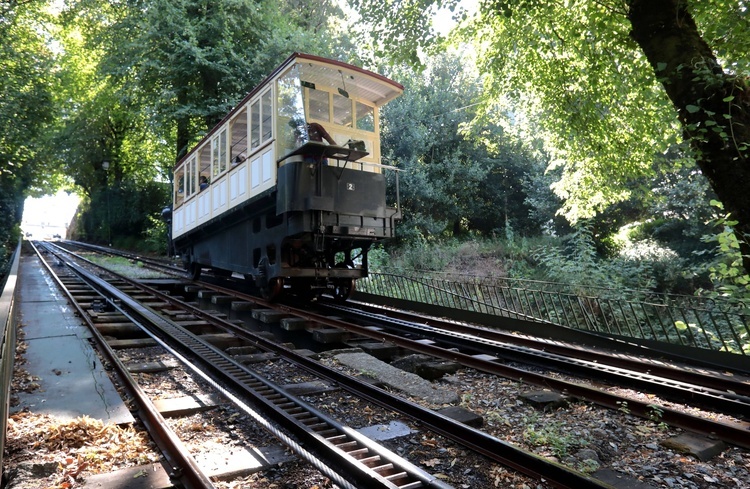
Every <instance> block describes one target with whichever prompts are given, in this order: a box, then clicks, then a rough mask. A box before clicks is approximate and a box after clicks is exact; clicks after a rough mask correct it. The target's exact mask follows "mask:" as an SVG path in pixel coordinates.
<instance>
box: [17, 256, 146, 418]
mask: <svg viewBox="0 0 750 489" xmlns="http://www.w3.org/2000/svg"><path fill="white" fill-rule="evenodd" d="M18 284H19V288H17V292H16V294H17V295H16V301H17V303H18V306H17V318H16V322H17V324H18V327H19V328H20V329H21V330H22V331H23V333H24V336H23V337H22V338H21V339H22V340H23V341H25V342H26V343H27V345H28V349H27V350H26V353H25V354H24V357H25V358H26V360H27V363H26V364H25V365H22V366H21V367H22V368H23V369H25V370H26V371H27V372H28V373H29V374H30V375H32V376H34V377H37V378H38V379H39V380H37V381H36V382H37V383H38V384H39V385H40V388H39V389H37V390H35V391H33V392H20V393H18V397H19V399H20V404H19V405H17V406H13V407H11V412H12V413H16V412H19V411H23V410H24V409H28V410H29V411H31V412H33V413H36V414H48V415H51V416H55V417H57V418H59V419H61V420H70V419H74V418H76V417H79V416H83V415H86V416H89V417H90V418H94V419H100V420H102V421H103V422H105V423H115V424H124V423H132V422H133V421H134V420H133V416H132V415H131V414H130V411H129V410H128V409H127V407H126V406H125V404H124V403H123V402H122V399H121V398H120V395H119V394H118V393H117V391H116V390H115V388H114V386H113V385H112V382H111V381H110V380H109V377H108V376H107V373H106V372H105V371H104V369H103V368H102V365H101V363H100V362H99V359H98V357H97V354H96V352H95V351H94V349H93V347H92V346H91V342H90V338H91V333H90V332H89V331H88V328H87V327H86V326H85V324H84V323H83V322H82V321H81V320H80V319H79V318H78V317H77V316H76V315H75V314H74V311H73V308H72V307H71V306H70V304H69V303H68V301H67V298H66V297H65V296H63V295H62V294H61V293H60V292H59V291H58V289H57V285H56V284H55V283H54V282H53V280H52V279H51V277H50V276H49V275H48V274H47V271H46V270H45V269H44V268H43V266H42V264H41V262H40V261H39V259H38V258H37V257H36V256H29V255H23V256H22V257H21V264H20V267H19V273H18Z"/></svg>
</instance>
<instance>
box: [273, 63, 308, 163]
mask: <svg viewBox="0 0 750 489" xmlns="http://www.w3.org/2000/svg"><path fill="white" fill-rule="evenodd" d="M297 72H298V70H297V68H296V67H294V68H291V69H290V70H289V71H288V72H287V73H286V74H284V75H283V76H282V77H281V78H279V81H278V83H277V84H276V97H277V99H276V110H277V111H278V113H277V115H276V144H277V146H276V151H277V153H276V154H277V155H278V156H279V157H280V156H283V155H285V154H287V153H289V152H290V151H292V150H293V149H295V148H296V147H297V146H298V145H299V144H301V142H302V139H301V138H299V136H300V134H302V133H303V131H305V104H304V103H303V100H302V99H303V97H302V87H301V86H300V81H299V76H298V73H297Z"/></svg>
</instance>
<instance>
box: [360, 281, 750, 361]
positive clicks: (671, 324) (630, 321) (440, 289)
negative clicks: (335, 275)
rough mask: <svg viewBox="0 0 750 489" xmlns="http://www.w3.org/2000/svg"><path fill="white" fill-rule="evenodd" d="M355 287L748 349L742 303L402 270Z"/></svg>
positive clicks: (749, 333)
mask: <svg viewBox="0 0 750 489" xmlns="http://www.w3.org/2000/svg"><path fill="white" fill-rule="evenodd" d="M357 290H359V291H361V292H366V293H370V294H375V295H381V296H385V297H391V298H395V299H404V300H410V301H415V302H422V303H427V304H433V305H437V306H443V307H449V308H453V309H460V310H466V311H471V312H478V313H483V314H491V315H496V316H503V317H510V318H518V319H525V320H528V321H537V322H546V323H551V324H557V325H561V326H567V327H570V328H575V329H581V330H586V331H592V332H599V333H610V334H616V335H620V336H627V337H631V338H641V339H648V340H656V341H663V342H668V343H674V344H678V345H684V346H692V347H698V348H704V349H710V350H717V351H727V352H732V353H737V354H742V355H750V310H749V309H748V308H747V307H746V306H745V304H742V303H722V302H720V301H716V300H713V299H708V298H701V297H692V296H675V295H664V296H659V295H655V294H651V293H648V292H642V291H626V292H623V291H622V290H615V289H606V288H601V287H590V288H585V289H583V288H581V287H577V288H574V287H572V286H570V285H565V284H558V283H550V282H539V281H530V280H519V279H508V278H497V277H471V276H461V275H455V274H441V273H433V272H427V273H424V272H414V271H406V272H405V271H403V270H399V271H381V272H370V276H369V277H368V278H366V279H363V280H359V281H358V282H357ZM625 296H627V297H625Z"/></svg>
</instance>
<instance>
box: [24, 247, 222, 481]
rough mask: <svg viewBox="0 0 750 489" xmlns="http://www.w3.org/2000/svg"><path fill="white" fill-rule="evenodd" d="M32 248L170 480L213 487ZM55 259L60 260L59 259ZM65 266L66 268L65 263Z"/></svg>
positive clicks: (79, 307)
mask: <svg viewBox="0 0 750 489" xmlns="http://www.w3.org/2000/svg"><path fill="white" fill-rule="evenodd" d="M32 247H33V248H34V251H35V252H36V253H37V255H38V256H39V260H40V261H41V262H42V264H43V265H44V267H45V269H46V270H47V273H49V274H50V276H51V277H52V279H53V280H54V281H55V283H56V284H57V286H58V287H59V288H60V290H61V291H62V292H63V293H64V294H65V295H66V296H67V298H68V300H69V302H70V303H71V304H72V305H73V307H74V308H75V310H76V311H77V312H78V316H79V317H80V318H81V320H82V321H84V322H85V323H86V325H87V326H88V328H89V329H90V331H91V334H92V335H93V337H94V339H95V340H96V346H97V349H98V350H99V352H100V353H102V355H104V356H105V357H106V359H107V360H108V361H109V362H110V363H111V365H112V366H113V367H114V369H115V370H116V371H117V374H118V376H119V377H120V379H121V380H122V382H123V386H124V387H125V389H126V390H127V391H128V393H129V394H130V395H131V396H132V397H133V400H134V401H135V403H136V405H137V406H138V414H139V418H140V419H141V420H142V421H143V423H144V425H145V426H146V428H147V430H148V432H149V433H150V434H151V436H152V437H153V438H154V441H155V442H156V444H157V445H158V446H159V448H160V449H161V451H162V453H163V454H164V457H165V458H166V460H167V462H168V463H169V467H168V472H169V476H170V479H176V480H178V481H179V482H180V483H181V484H182V485H183V486H184V487H186V488H188V489H193V488H195V489H200V488H214V487H215V486H214V484H213V483H212V482H211V480H210V479H209V477H208V476H207V475H206V474H205V473H204V472H203V471H202V470H201V468H200V467H199V466H198V463H197V462H196V461H195V459H194V458H193V456H192V455H191V454H190V453H189V452H188V451H187V450H186V449H185V447H184V444H183V443H182V442H180V440H179V438H178V437H177V435H176V434H175V433H174V432H173V431H172V430H171V429H170V428H169V425H168V424H167V423H166V421H165V420H164V417H163V416H162V415H161V413H159V410H158V409H157V408H156V407H155V406H154V405H153V403H152V402H151V401H150V399H149V398H148V396H147V395H146V394H145V393H144V392H143V390H142V389H141V388H140V386H139V385H138V383H137V382H136V381H135V379H134V378H133V376H132V375H131V374H130V372H129V371H128V368H127V367H126V366H125V364H123V363H122V361H121V360H120V359H119V358H118V357H117V355H116V354H115V352H114V350H112V348H110V346H109V344H108V343H107V341H106V340H105V339H104V337H103V336H102V335H101V333H99V331H98V330H97V329H96V325H95V324H94V322H93V320H92V319H91V317H90V315H89V314H88V313H87V312H86V310H84V309H83V308H82V307H81V305H80V304H79V303H78V301H76V300H75V298H74V296H73V294H72V293H71V292H70V291H69V290H68V287H66V286H65V284H64V283H63V282H62V280H60V277H59V276H58V274H57V273H56V272H55V271H54V270H53V268H52V267H51V266H50V264H49V263H48V262H47V260H45V259H44V257H43V256H42V253H41V252H40V251H39V249H38V248H37V247H36V246H34V245H33V244H32ZM47 250H48V251H50V252H51V253H53V252H52V251H51V249H50V248H47ZM55 256H57V255H55ZM57 258H58V259H60V258H59V257H57ZM62 263H65V262H62ZM65 264H66V265H69V263H65ZM70 269H71V270H72V271H73V272H74V273H76V270H75V268H74V267H70ZM79 278H80V279H81V280H83V279H82V277H80V276H79Z"/></svg>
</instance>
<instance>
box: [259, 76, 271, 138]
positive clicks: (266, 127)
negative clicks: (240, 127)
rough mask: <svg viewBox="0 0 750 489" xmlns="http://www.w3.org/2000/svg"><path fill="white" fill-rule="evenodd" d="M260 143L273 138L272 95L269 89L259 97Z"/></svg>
mask: <svg viewBox="0 0 750 489" xmlns="http://www.w3.org/2000/svg"><path fill="white" fill-rule="evenodd" d="M260 117H261V133H260V134H261V143H265V142H266V141H269V140H270V139H271V138H272V137H273V94H272V90H271V89H270V88H269V89H268V90H266V91H265V92H264V93H262V94H261V96H260Z"/></svg>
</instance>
